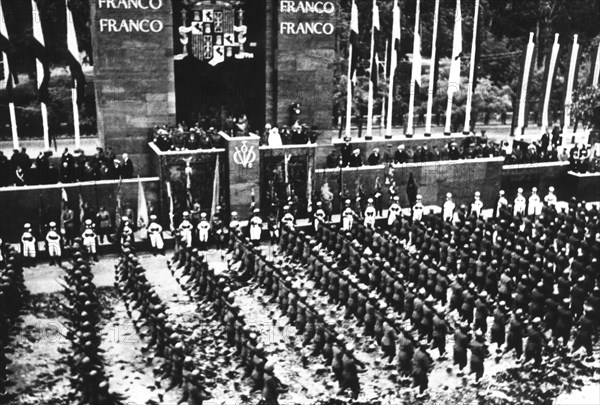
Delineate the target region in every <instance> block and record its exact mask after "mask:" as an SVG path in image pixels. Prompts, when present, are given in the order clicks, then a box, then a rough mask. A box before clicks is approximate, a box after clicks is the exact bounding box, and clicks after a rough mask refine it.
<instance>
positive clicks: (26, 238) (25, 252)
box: [21, 223, 37, 266]
mask: <svg viewBox="0 0 600 405" xmlns="http://www.w3.org/2000/svg"><path fill="white" fill-rule="evenodd" d="M36 242H37V241H36V239H35V236H33V233H32V232H31V224H29V223H27V224H25V225H24V226H23V234H22V235H21V254H22V256H23V264H24V265H25V266H35V257H36V255H37V250H36Z"/></svg>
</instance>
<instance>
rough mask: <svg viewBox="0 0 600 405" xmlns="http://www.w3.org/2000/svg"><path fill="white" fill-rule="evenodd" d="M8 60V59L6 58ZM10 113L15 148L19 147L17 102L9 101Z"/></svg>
mask: <svg viewBox="0 0 600 405" xmlns="http://www.w3.org/2000/svg"><path fill="white" fill-rule="evenodd" d="M5 60H6V59H5ZM8 111H9V113H10V127H11V130H12V141H13V149H19V132H18V130H17V113H16V112H15V103H13V102H12V101H11V102H10V103H8Z"/></svg>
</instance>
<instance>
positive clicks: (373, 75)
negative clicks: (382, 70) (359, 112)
mask: <svg viewBox="0 0 600 405" xmlns="http://www.w3.org/2000/svg"><path fill="white" fill-rule="evenodd" d="M372 20H373V24H372V27H371V58H370V59H369V60H370V66H371V67H370V72H369V74H370V80H369V96H368V100H367V134H366V135H365V139H372V138H373V105H374V103H375V91H377V85H378V76H379V66H378V61H377V52H376V51H375V47H376V45H377V44H376V39H377V34H378V32H379V29H380V24H379V7H377V0H373V17H372Z"/></svg>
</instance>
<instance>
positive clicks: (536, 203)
mask: <svg viewBox="0 0 600 405" xmlns="http://www.w3.org/2000/svg"><path fill="white" fill-rule="evenodd" d="M541 213H542V202H541V201H540V196H539V195H538V193H537V187H534V188H532V189H531V195H530V196H529V201H528V204H527V215H528V216H530V217H533V216H536V217H537V216H540V215H541Z"/></svg>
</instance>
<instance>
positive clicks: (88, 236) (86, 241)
mask: <svg viewBox="0 0 600 405" xmlns="http://www.w3.org/2000/svg"><path fill="white" fill-rule="evenodd" d="M81 239H82V241H83V247H84V248H85V250H86V251H87V252H88V254H91V255H95V254H96V253H97V251H98V239H97V235H96V232H94V224H93V222H92V220H91V219H86V220H85V230H84V231H83V233H82V234H81Z"/></svg>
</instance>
